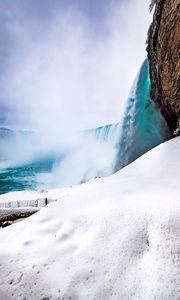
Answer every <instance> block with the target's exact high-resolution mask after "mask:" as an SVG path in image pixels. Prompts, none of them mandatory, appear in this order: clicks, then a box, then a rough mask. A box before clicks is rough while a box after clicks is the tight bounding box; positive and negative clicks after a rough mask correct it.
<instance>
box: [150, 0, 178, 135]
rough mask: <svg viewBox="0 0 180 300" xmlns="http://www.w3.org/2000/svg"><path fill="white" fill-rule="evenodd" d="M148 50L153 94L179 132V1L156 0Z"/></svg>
mask: <svg viewBox="0 0 180 300" xmlns="http://www.w3.org/2000/svg"><path fill="white" fill-rule="evenodd" d="M153 7H154V16H153V22H152V24H151V26H150V28H149V32H148V40H147V44H148V46H147V52H148V59H149V63H150V77H151V97H152V99H153V100H154V101H155V103H157V105H158V106H159V107H160V109H161V112H162V114H163V115H164V117H165V119H166V121H167V123H168V125H169V128H170V129H171V131H172V133H175V135H179V134H180V0H153V1H152V3H151V5H150V9H153Z"/></svg>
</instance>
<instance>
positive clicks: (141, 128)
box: [115, 60, 171, 171]
mask: <svg viewBox="0 0 180 300" xmlns="http://www.w3.org/2000/svg"><path fill="white" fill-rule="evenodd" d="M150 88H151V82H150V77H149V64H148V60H145V61H144V63H143V64H142V66H141V68H140V71H139V73H138V75H137V77H136V79H135V82H134V84H133V86H132V89H131V92H130V96H129V98H128V101H127V107H126V111H125V114H124V118H123V122H122V127H121V133H120V138H119V141H118V142H117V148H118V153H117V158H116V163H115V171H118V170H119V169H121V168H122V167H124V166H126V165H128V164H129V163H131V162H132V161H134V160H135V159H137V158H138V157H140V156H141V155H142V154H144V153H146V152H147V151H149V150H151V149H152V148H154V147H155V146H157V145H159V144H160V143H162V142H165V141H167V140H168V139H169V138H170V137H171V134H170V131H169V129H168V126H167V123H166V121H165V119H164V118H163V116H162V115H161V113H160V111H159V109H158V108H157V107H156V105H155V103H154V102H153V101H152V100H151V98H150Z"/></svg>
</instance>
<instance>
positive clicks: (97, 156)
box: [0, 60, 171, 193]
mask: <svg viewBox="0 0 180 300" xmlns="http://www.w3.org/2000/svg"><path fill="white" fill-rule="evenodd" d="M150 85H151V83H150V78H149V65H148V61H147V60H145V61H144V63H143V64H142V66H141V68H140V71H139V73H138V75H137V77H136V79H135V81H134V84H133V86H132V89H131V92H130V96H129V98H128V101H127V107H126V110H125V113H124V117H123V120H122V121H120V122H119V123H116V124H109V125H105V126H101V127H98V128H94V129H89V130H85V131H84V132H78V133H77V136H76V135H73V136H71V135H70V136H69V137H68V139H67V140H68V141H70V142H68V143H67V145H66V143H65V144H64V143H63V140H61V139H60V137H59V139H60V141H59V142H58V143H57V145H54V146H53V145H49V144H46V141H43V140H41V142H40V137H39V135H38V134H37V133H36V134H35V133H32V132H23V131H21V132H13V131H12V130H9V129H5V128H0V145H1V147H0V158H1V159H0V187H1V186H2V189H0V193H2V192H5V191H10V190H16V189H27V188H32V189H34V188H37V187H38V188H41V187H42V188H53V187H62V186H66V185H74V184H79V183H83V182H86V181H88V180H90V179H92V178H96V177H104V176H108V175H111V174H113V173H114V172H116V171H118V170H120V169H121V168H123V167H125V166H126V165H128V164H129V163H131V162H132V161H134V160H135V159H137V158H138V157H140V156H141V155H142V154H144V153H146V152H147V151H149V150H150V149H152V148H153V147H155V146H157V145H159V144H160V143H162V142H164V141H166V140H168V139H169V138H170V137H171V135H170V132H169V130H168V126H167V124H166V122H165V120H164V118H163V117H162V115H161V113H160V111H159V109H158V108H157V107H156V105H155V103H154V102H153V101H152V100H151V98H150ZM14 146H15V151H12V149H13V148H14ZM1 160H3V161H1ZM5 160H7V162H6V161H5ZM4 161H5V162H4ZM4 163H5V166H6V167H4V166H3V165H4ZM7 163H8V164H9V163H10V165H9V168H8V167H7ZM15 166H16V167H15Z"/></svg>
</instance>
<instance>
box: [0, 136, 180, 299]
mask: <svg viewBox="0 0 180 300" xmlns="http://www.w3.org/2000/svg"><path fill="white" fill-rule="evenodd" d="M179 153H180V138H176V139H174V140H171V141H169V142H166V143H164V144H162V145H160V146H158V147H157V148H155V149H153V150H151V151H150V152H148V153H147V154H145V155H144V156H142V157H141V158H139V159H138V160H136V161H135V162H134V163H132V164H131V165H129V166H128V167H126V168H124V169H122V170H121V171H119V172H118V173H116V174H114V175H113V176H111V177H107V178H104V179H97V180H93V181H90V182H89V183H87V184H83V185H81V186H76V187H73V188H69V189H68V192H65V193H64V196H63V193H62V194H61V192H60V191H59V192H58V193H57V198H58V199H59V200H58V201H57V202H52V203H51V204H49V205H48V206H46V207H45V208H43V209H41V210H40V211H39V212H38V213H36V214H35V215H33V216H31V217H30V218H28V219H26V220H24V221H22V222H19V223H16V224H14V225H12V226H9V227H7V228H4V229H2V230H1V231H0V300H10V299H13V300H22V299H24V300H25V299H26V300H47V299H53V300H57V299H60V300H69V299H71V300H77V299H78V300H88V299H89V300H109V299H113V300H129V299H133V300H135V299H138V300H140V299H141V300H152V299H156V300H179V299H180V159H179ZM58 195H60V196H58Z"/></svg>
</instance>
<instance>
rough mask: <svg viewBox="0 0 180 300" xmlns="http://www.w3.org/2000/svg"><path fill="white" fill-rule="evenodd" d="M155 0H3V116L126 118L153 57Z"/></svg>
mask: <svg viewBox="0 0 180 300" xmlns="http://www.w3.org/2000/svg"><path fill="white" fill-rule="evenodd" d="M148 5H149V1H148V0H126V1H122V0H38V1H37V0H0V36H1V41H0V90H1V94H0V122H1V124H4V125H8V126H11V127H18V128H21V129H24V128H32V129H35V128H38V129H40V130H41V129H42V128H43V129H44V128H45V127H48V128H52V129H53V130H54V129H55V128H61V130H62V128H63V130H66V128H68V129H70V128H71V127H74V128H77V129H84V128H90V127H96V126H99V125H102V124H109V123H116V122H118V121H119V119H120V117H121V115H122V113H123V110H124V106H125V102H126V99H127V97H128V94H129V92H130V88H131V85H132V82H133V80H134V77H135V75H136V73H137V72H138V69H139V67H140V65H141V63H142V61H143V60H144V59H145V57H146V52H145V40H146V34H147V30H148V26H149V23H150V20H151V16H150V15H149V12H148Z"/></svg>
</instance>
